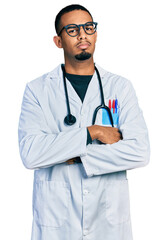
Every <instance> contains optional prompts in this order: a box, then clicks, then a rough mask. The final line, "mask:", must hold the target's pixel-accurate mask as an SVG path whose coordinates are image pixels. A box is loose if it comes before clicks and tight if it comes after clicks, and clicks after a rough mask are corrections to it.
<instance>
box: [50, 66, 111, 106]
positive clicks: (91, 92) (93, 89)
mask: <svg viewBox="0 0 168 240" xmlns="http://www.w3.org/2000/svg"><path fill="white" fill-rule="evenodd" d="M95 65H96V67H97V69H98V71H99V73H100V76H101V81H102V86H104V84H105V81H104V76H105V74H106V73H107V71H106V70H104V69H103V68H101V67H100V66H99V65H97V64H95ZM48 77H49V78H50V79H53V80H55V83H56V85H57V87H58V88H59V89H60V91H61V92H62V93H63V94H65V90H64V83H63V73H62V68H61V64H59V65H58V66H57V67H56V68H55V69H53V70H52V71H51V72H50V73H49V74H48ZM66 83H67V89H68V97H69V99H71V100H72V101H75V102H77V103H78V104H80V105H82V102H81V99H80V98H79V96H78V94H77V93H76V91H75V89H74V88H73V86H72V85H71V83H70V82H69V81H66ZM99 95H100V88H99V82H98V78H97V74H96V71H95V72H94V74H93V77H92V79H91V81H90V83H89V86H88V89H87V91H86V95H85V98H84V101H83V105H85V104H88V103H89V102H91V101H92V100H93V99H94V98H95V96H99Z"/></svg>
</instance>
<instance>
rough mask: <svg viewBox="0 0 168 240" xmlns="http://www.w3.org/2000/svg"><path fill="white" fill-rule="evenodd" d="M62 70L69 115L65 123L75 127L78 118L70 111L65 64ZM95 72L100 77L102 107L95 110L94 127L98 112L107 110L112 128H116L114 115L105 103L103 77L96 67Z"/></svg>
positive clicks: (62, 65)
mask: <svg viewBox="0 0 168 240" xmlns="http://www.w3.org/2000/svg"><path fill="white" fill-rule="evenodd" d="M61 68H62V71H63V81H64V90H65V97H66V103H67V111H68V115H67V116H66V117H65V119H64V122H65V124H67V125H73V124H74V123H75V122H76V118H75V116H73V115H72V114H71V109H70V105H69V98H68V91H67V85H66V79H65V74H66V72H65V67H64V64H61ZM95 70H96V73H97V77H98V81H99V86H100V94H101V105H99V106H98V107H97V108H96V109H95V111H94V114H93V119H92V125H94V124H95V121H96V115H97V113H98V111H99V110H100V109H105V110H106V111H107V112H108V115H109V118H110V122H111V125H112V127H114V124H113V118H112V114H111V111H110V108H109V107H108V106H106V105H105V102H104V93H103V87H102V82H101V77H100V74H99V71H98V69H97V67H96V66H95Z"/></svg>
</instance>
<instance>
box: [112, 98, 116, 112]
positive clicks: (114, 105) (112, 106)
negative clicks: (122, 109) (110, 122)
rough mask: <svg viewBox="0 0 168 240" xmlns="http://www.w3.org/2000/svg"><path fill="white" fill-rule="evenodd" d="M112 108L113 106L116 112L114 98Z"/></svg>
mask: <svg viewBox="0 0 168 240" xmlns="http://www.w3.org/2000/svg"><path fill="white" fill-rule="evenodd" d="M112 108H113V113H115V100H113V105H112Z"/></svg>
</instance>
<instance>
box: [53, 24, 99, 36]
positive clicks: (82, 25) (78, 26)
mask: <svg viewBox="0 0 168 240" xmlns="http://www.w3.org/2000/svg"><path fill="white" fill-rule="evenodd" d="M88 23H93V24H95V31H94V32H93V33H87V32H86V30H85V26H86V25H87V24H88ZM97 24H98V23H97V22H86V23H85V24H79V25H77V24H75V23H71V24H68V25H66V26H65V27H63V28H62V29H61V31H60V32H59V34H58V36H60V35H61V33H62V31H63V30H64V29H65V30H66V33H67V34H68V35H69V36H70V37H76V36H78V35H79V33H80V27H83V30H84V31H85V33H86V34H88V35H93V34H94V33H95V32H96V30H97ZM71 25H75V26H77V28H78V29H79V31H78V33H77V34H76V35H75V36H71V35H70V34H69V33H68V31H67V30H68V27H69V26H71Z"/></svg>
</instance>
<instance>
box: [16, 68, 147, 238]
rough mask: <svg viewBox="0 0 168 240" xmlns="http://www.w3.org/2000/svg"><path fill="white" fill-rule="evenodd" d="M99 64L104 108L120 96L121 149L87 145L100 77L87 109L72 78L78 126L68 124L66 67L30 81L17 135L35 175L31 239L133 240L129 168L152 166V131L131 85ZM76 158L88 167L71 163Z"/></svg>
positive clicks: (93, 82)
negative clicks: (127, 171) (127, 174)
mask: <svg viewBox="0 0 168 240" xmlns="http://www.w3.org/2000/svg"><path fill="white" fill-rule="evenodd" d="M96 66H97V68H98V70H99V72H100V75H101V79H102V85H103V90H104V96H105V102H106V104H107V105H108V100H109V99H116V98H117V99H118V106H119V108H118V111H119V122H118V126H117V127H118V128H119V129H120V131H121V132H122V135H123V140H120V141H119V142H117V143H115V144H102V143H101V142H99V141H97V140H94V141H93V143H92V144H89V145H86V141H87V129H86V127H87V126H90V125H92V117H93V113H94V110H95V108H96V107H97V106H98V105H100V103H101V95H100V89H99V83H98V79H97V75H96V72H95V73H94V75H93V77H92V79H91V82H90V84H89V86H88V89H87V92H86V95H85V99H84V102H83V104H82V102H81V100H80V98H79V96H78V95H77V93H76V92H75V90H74V88H73V87H72V85H71V83H70V82H69V81H68V80H67V89H68V94H69V101H70V108H71V112H72V114H73V115H74V116H75V117H76V119H77V121H76V123H75V124H74V125H72V126H67V125H65V124H64V118H65V116H66V115H67V105H66V99H65V93H64V85H63V77H62V70H61V65H59V66H58V67H56V68H55V69H54V70H53V71H51V72H49V73H47V74H45V75H43V76H41V77H39V78H37V79H35V80H33V81H30V82H28V83H27V84H26V87H25V92H24V95H23V101H22V107H21V114H20V119H19V128H18V136H19V149H20V156H21V159H22V161H23V164H24V165H25V167H26V168H28V169H34V170H35V171H34V189H33V224H32V238H31V239H32V240H80V239H87V240H104V239H106V240H132V230H131V219H130V206H129V189H128V179H127V176H126V170H129V169H133V168H138V167H142V166H145V165H147V164H148V162H149V155H150V150H149V140H148V131H147V127H146V124H145V121H144V118H143V114H142V111H141V109H140V108H139V106H138V101H137V97H136V94H135V91H134V89H133V87H132V84H131V83H130V81H128V80H127V79H125V78H123V77H121V76H118V75H115V74H112V73H110V72H107V71H105V70H103V69H102V68H101V67H99V66H98V65H97V64H96ZM96 124H99V125H102V113H101V111H99V114H98V116H97V119H96ZM76 156H80V158H81V161H82V163H75V164H71V165H69V164H67V163H66V161H67V160H68V159H70V158H74V157H76Z"/></svg>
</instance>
